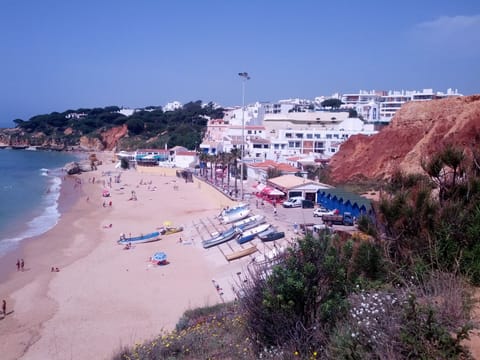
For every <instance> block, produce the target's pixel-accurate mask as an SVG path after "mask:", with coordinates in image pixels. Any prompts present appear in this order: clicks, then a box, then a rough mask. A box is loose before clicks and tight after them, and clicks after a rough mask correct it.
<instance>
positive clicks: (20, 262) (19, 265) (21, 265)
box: [17, 259, 25, 271]
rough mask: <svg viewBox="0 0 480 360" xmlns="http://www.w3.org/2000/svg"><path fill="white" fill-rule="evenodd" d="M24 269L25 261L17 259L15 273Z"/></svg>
mask: <svg viewBox="0 0 480 360" xmlns="http://www.w3.org/2000/svg"><path fill="white" fill-rule="evenodd" d="M24 269H25V261H23V259H17V271H20V270H21V271H23V270H24Z"/></svg>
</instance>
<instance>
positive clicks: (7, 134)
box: [0, 125, 128, 151]
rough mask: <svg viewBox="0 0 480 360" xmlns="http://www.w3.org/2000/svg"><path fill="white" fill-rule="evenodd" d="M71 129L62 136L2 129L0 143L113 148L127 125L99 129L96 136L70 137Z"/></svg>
mask: <svg viewBox="0 0 480 360" xmlns="http://www.w3.org/2000/svg"><path fill="white" fill-rule="evenodd" d="M72 132H73V131H72V129H71V128H67V129H65V130H64V131H63V135H64V136H60V137H49V136H46V135H45V134H44V133H41V132H36V133H26V132H24V131H23V130H21V129H19V128H15V129H2V130H1V131H0V145H2V146H12V147H15V146H36V147H38V148H43V149H48V150H85V151H102V150H114V149H115V148H116V147H117V144H118V141H119V140H120V139H121V138H123V137H124V136H127V135H128V128H127V125H122V126H117V127H114V128H111V129H109V130H106V131H99V136H98V137H87V136H81V137H80V138H78V137H73V138H72Z"/></svg>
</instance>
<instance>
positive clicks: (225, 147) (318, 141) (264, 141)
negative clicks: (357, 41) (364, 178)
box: [200, 111, 376, 162]
mask: <svg viewBox="0 0 480 360" xmlns="http://www.w3.org/2000/svg"><path fill="white" fill-rule="evenodd" d="M242 133H243V135H244V137H242ZM375 133H376V131H374V126H373V124H366V123H365V122H364V121H362V120H360V119H358V118H349V113H348V112H327V111H309V112H307V111H305V112H302V111H299V112H286V113H265V114H264V116H263V125H250V124H248V125H245V127H244V128H243V131H242V125H237V124H236V123H235V124H232V123H230V120H229V121H224V120H210V121H209V123H208V125H207V131H206V133H205V137H204V140H203V142H202V144H201V145H200V148H201V149H202V151H204V152H206V153H209V154H215V153H219V152H230V151H231V150H232V149H235V148H236V149H241V148H242V145H243V144H244V145H245V161H247V162H258V161H264V160H274V161H286V159H287V158H288V157H291V156H295V155H297V156H302V157H314V158H315V157H317V158H329V157H330V156H332V155H333V154H335V153H336V152H337V151H338V149H339V148H340V145H341V144H342V143H343V142H344V141H345V140H347V139H348V138H349V137H350V136H352V135H356V134H365V135H372V134H375Z"/></svg>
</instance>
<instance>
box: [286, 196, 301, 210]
mask: <svg viewBox="0 0 480 360" xmlns="http://www.w3.org/2000/svg"><path fill="white" fill-rule="evenodd" d="M302 201H303V198H302V197H301V196H298V197H292V198H290V199H288V200H287V201H284V202H283V204H282V206H283V207H284V208H294V207H300V206H302Z"/></svg>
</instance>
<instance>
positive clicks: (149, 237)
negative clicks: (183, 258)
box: [117, 231, 160, 245]
mask: <svg viewBox="0 0 480 360" xmlns="http://www.w3.org/2000/svg"><path fill="white" fill-rule="evenodd" d="M158 240H160V233H159V232H158V231H155V232H152V233H148V234H145V235H140V236H135V237H125V236H124V235H123V236H120V239H119V240H118V241H117V243H119V244H121V245H127V244H132V245H133V244H142V243H147V242H152V241H158Z"/></svg>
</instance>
